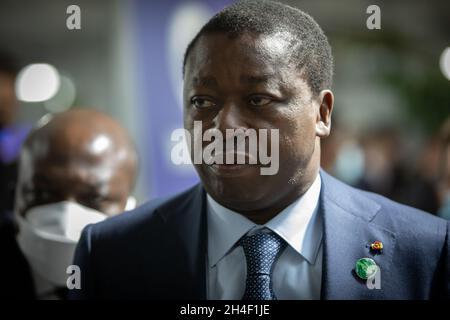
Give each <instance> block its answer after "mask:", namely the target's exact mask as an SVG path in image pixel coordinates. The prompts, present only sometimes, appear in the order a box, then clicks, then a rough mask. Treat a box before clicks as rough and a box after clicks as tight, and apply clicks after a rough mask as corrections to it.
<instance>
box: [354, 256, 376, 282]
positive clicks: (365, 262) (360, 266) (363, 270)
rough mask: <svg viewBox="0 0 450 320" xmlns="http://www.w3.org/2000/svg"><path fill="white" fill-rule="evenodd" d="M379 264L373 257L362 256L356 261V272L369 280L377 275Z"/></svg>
mask: <svg viewBox="0 0 450 320" xmlns="http://www.w3.org/2000/svg"><path fill="white" fill-rule="evenodd" d="M377 271H378V266H377V264H376V263H375V261H374V260H373V259H371V258H361V259H358V261H356V265H355V272H356V274H357V275H358V277H360V278H361V279H363V280H367V279H369V278H371V277H373V276H374V275H375V273H377Z"/></svg>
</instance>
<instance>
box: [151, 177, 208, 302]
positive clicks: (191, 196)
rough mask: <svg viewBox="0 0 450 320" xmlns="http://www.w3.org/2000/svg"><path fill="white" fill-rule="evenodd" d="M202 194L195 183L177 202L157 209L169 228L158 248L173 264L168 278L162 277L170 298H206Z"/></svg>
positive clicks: (201, 189) (204, 199)
mask: <svg viewBox="0 0 450 320" xmlns="http://www.w3.org/2000/svg"><path fill="white" fill-rule="evenodd" d="M205 195H206V193H205V191H204V190H203V188H202V187H201V185H200V184H199V185H197V186H195V187H194V188H193V189H191V190H189V191H188V192H186V193H185V195H183V196H180V197H179V199H177V201H172V202H170V204H169V205H166V206H162V207H160V208H159V209H158V213H159V214H160V215H161V216H162V217H163V219H164V220H165V223H166V225H167V227H168V230H170V231H169V232H168V234H167V238H166V239H167V240H166V243H162V244H161V247H162V248H164V251H165V252H167V253H169V256H168V261H169V262H170V264H172V265H174V267H173V271H172V272H171V278H172V279H171V280H167V279H166V283H167V285H166V286H167V287H169V286H170V287H171V288H170V291H171V292H172V293H173V294H171V295H170V296H172V297H173V298H181V299H206V249H207V247H206V239H207V238H206V205H205V203H206V198H205ZM162 265H164V264H162ZM162 272H163V273H162V274H164V273H165V272H167V270H162Z"/></svg>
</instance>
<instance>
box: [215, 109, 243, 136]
mask: <svg viewBox="0 0 450 320" xmlns="http://www.w3.org/2000/svg"><path fill="white" fill-rule="evenodd" d="M214 125H215V127H216V128H217V129H219V130H220V131H221V132H222V134H225V133H226V129H234V130H236V129H246V128H247V127H248V123H247V122H246V119H245V115H244V114H243V110H242V108H240V107H239V105H238V104H236V103H231V102H230V103H226V104H225V105H224V106H223V107H222V108H221V109H220V111H219V112H218V113H217V115H216V117H215V118H214Z"/></svg>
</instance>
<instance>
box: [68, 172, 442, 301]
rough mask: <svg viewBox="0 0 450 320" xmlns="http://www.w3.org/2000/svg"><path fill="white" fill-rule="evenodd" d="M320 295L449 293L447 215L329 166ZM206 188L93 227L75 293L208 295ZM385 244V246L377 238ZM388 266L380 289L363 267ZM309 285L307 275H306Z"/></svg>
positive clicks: (80, 253) (79, 260)
mask: <svg viewBox="0 0 450 320" xmlns="http://www.w3.org/2000/svg"><path fill="white" fill-rule="evenodd" d="M320 174H321V178H322V189H321V195H320V199H319V212H320V214H322V215H323V221H324V238H323V241H324V242H323V245H324V248H323V268H322V270H323V274H322V288H321V297H322V299H431V298H448V297H449V292H450V274H449V267H450V254H449V245H450V239H449V223H448V222H447V221H445V220H443V219H440V218H437V217H435V216H432V215H430V214H428V213H425V212H422V211H420V210H417V209H414V208H411V207H407V206H404V205H401V204H398V203H395V202H393V201H391V200H388V199H386V198H384V197H382V196H379V195H376V194H373V193H368V192H364V191H361V190H358V189H355V188H352V187H350V186H348V185H346V184H344V183H342V182H340V181H338V180H336V179H335V178H333V177H331V176H329V175H328V174H326V173H325V172H324V171H321V172H320ZM206 226H207V224H206V193H205V191H204V189H203V187H202V185H200V184H199V185H197V186H194V187H193V188H191V189H189V190H187V191H185V192H183V193H181V194H179V195H176V196H174V197H172V198H169V199H166V200H155V201H150V202H148V203H147V204H144V205H143V206H141V207H139V208H137V209H135V210H134V211H133V212H130V213H125V214H122V215H119V216H117V217H114V218H111V219H108V220H106V221H104V222H101V223H98V224H95V225H89V226H87V227H86V228H85V229H84V231H83V234H82V236H81V239H80V242H79V244H78V248H77V250H76V253H75V262H74V264H76V265H78V266H80V269H81V289H78V290H77V289H74V290H71V292H70V293H69V296H70V297H71V298H73V299H86V298H87V299H89V298H102V299H105V298H106V299H110V298H112V299H134V298H137V299H206V277H207V273H206V272H207V270H206V254H207V243H206V242H207V230H206ZM375 240H379V241H381V242H382V243H383V245H384V249H383V252H382V253H381V254H373V253H372V252H371V251H370V248H369V244H370V243H372V242H373V241H375ZM363 257H370V258H372V259H374V260H375V261H376V263H377V265H378V266H379V267H380V270H381V271H380V279H379V280H380V281H379V283H380V286H381V287H380V289H372V290H371V289H369V288H368V287H367V285H366V282H365V281H363V280H361V279H360V278H358V276H357V275H356V273H355V263H356V261H357V260H358V259H360V258H363ZM299 285H301V283H299Z"/></svg>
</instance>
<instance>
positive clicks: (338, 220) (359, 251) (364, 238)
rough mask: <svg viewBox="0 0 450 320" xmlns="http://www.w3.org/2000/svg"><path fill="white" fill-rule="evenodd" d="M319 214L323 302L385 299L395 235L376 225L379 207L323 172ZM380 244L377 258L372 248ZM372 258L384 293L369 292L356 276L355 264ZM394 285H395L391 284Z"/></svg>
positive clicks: (371, 290)
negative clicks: (326, 300)
mask: <svg viewBox="0 0 450 320" xmlns="http://www.w3.org/2000/svg"><path fill="white" fill-rule="evenodd" d="M320 174H321V177H322V190H321V196H320V204H319V206H320V212H321V214H322V215H323V222H324V244H323V245H324V249H323V267H322V270H323V271H322V292H321V293H322V294H321V295H322V299H382V298H383V296H384V294H385V290H386V287H385V286H383V284H387V285H388V284H389V282H391V281H389V278H390V273H389V269H390V263H391V261H392V257H393V253H394V248H395V234H394V233H393V232H391V231H389V230H386V229H384V228H382V227H380V226H378V225H376V224H375V223H373V222H372V221H373V219H374V217H375V216H376V214H377V213H378V211H379V210H380V206H379V205H378V204H377V203H376V202H375V201H373V200H371V199H370V198H368V197H366V196H365V195H364V194H363V193H360V192H358V191H356V190H354V189H352V188H350V187H349V186H347V185H345V184H343V183H340V182H339V181H337V180H335V179H334V178H332V177H330V176H329V175H327V174H326V173H325V172H323V171H321V173H320ZM376 240H379V241H381V242H382V243H383V245H384V249H383V252H382V253H381V254H374V253H372V252H371V250H370V246H369V245H370V244H371V243H372V242H373V241H376ZM364 257H368V258H372V259H373V260H375V262H376V263H377V265H378V266H379V268H380V269H379V271H381V272H380V275H381V276H380V284H381V289H369V288H368V286H367V282H366V281H365V280H362V279H360V278H359V277H358V276H357V275H356V273H355V264H356V261H357V260H358V259H360V258H364ZM391 283H392V282H391Z"/></svg>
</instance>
